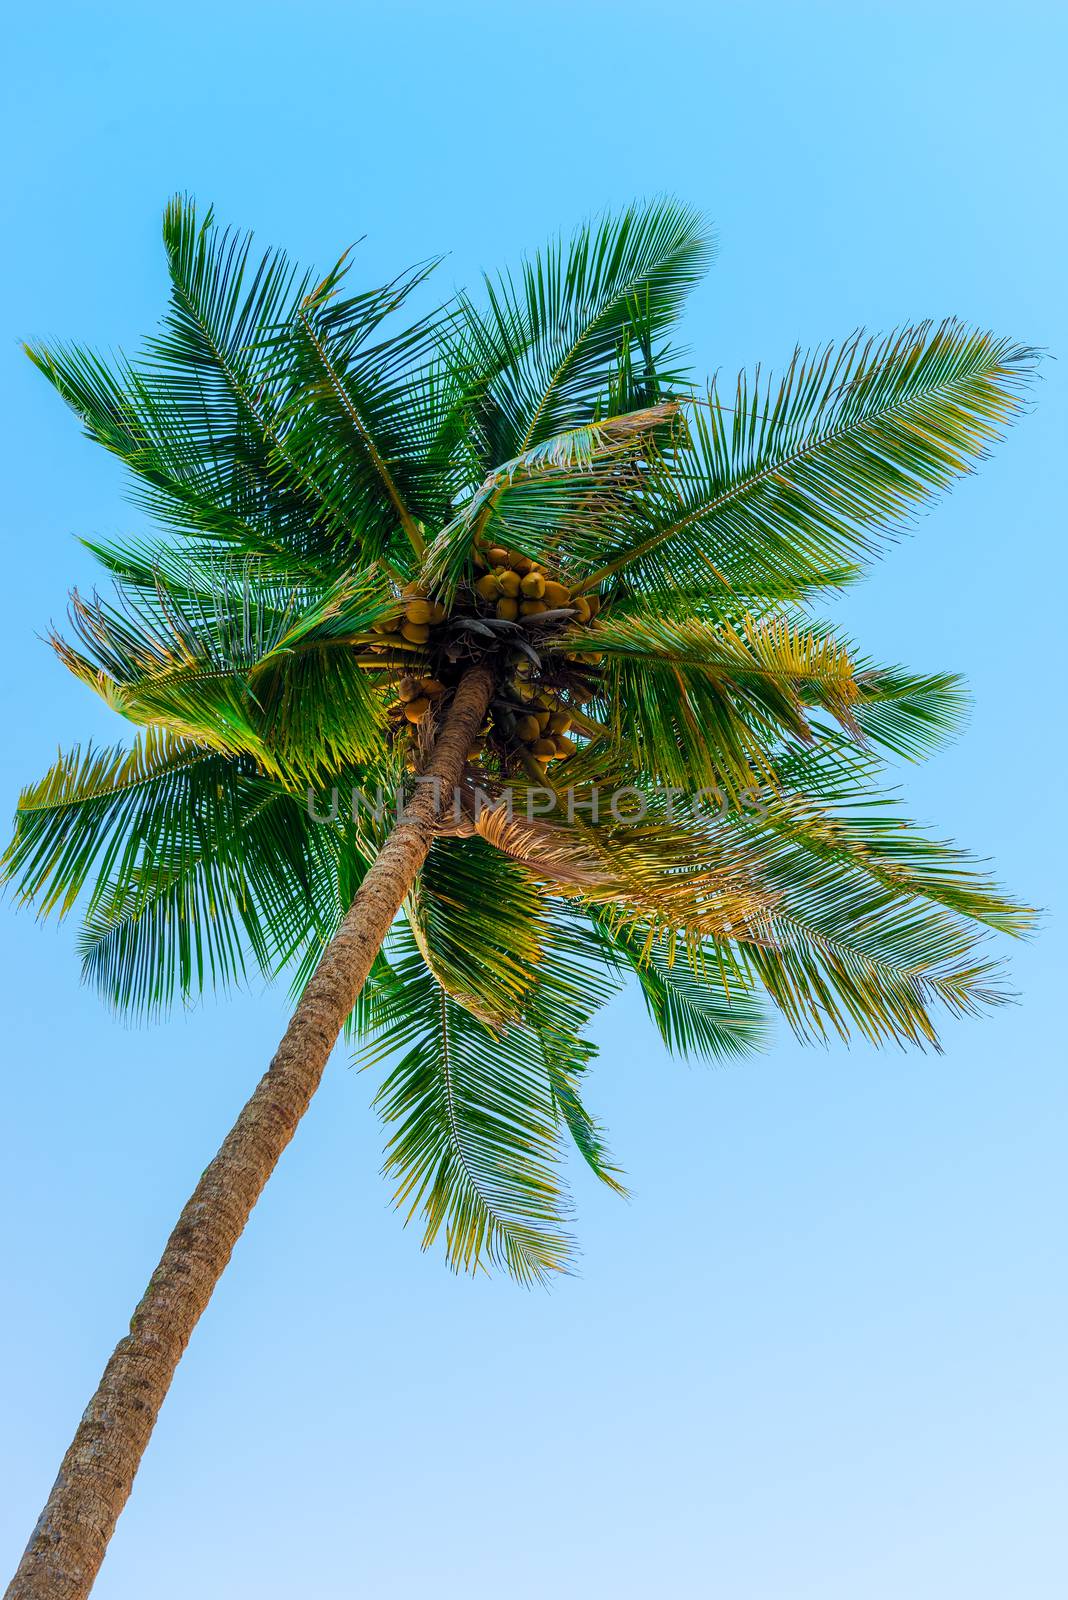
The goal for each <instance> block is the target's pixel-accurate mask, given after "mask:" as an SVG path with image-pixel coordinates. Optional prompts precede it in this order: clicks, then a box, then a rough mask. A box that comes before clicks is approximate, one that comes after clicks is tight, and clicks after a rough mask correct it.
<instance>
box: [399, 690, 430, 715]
mask: <svg viewBox="0 0 1068 1600" xmlns="http://www.w3.org/2000/svg"><path fill="white" fill-rule="evenodd" d="M429 710H430V701H429V700H428V699H427V697H426V695H425V694H421V695H420V696H419V698H418V699H417V700H409V701H408V704H407V705H406V706H405V708H404V715H405V716H406V717H407V718H408V721H409V722H419V721H420V720H421V719H422V718H423V717H425V716H426V714H427V712H428V711H429Z"/></svg>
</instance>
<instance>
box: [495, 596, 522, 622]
mask: <svg viewBox="0 0 1068 1600" xmlns="http://www.w3.org/2000/svg"><path fill="white" fill-rule="evenodd" d="M497 615H498V616H499V617H503V618H504V620H505V621H506V622H514V621H515V619H516V617H518V615H519V601H518V600H509V599H508V597H507V596H505V598H504V599H503V600H498V601H497Z"/></svg>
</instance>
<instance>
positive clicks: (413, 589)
mask: <svg viewBox="0 0 1068 1600" xmlns="http://www.w3.org/2000/svg"><path fill="white" fill-rule="evenodd" d="M401 594H403V595H411V596H412V597H413V598H414V599H419V600H425V599H426V590H425V588H424V587H423V585H422V584H421V583H419V582H418V581H417V580H413V582H411V583H406V584H405V585H404V588H403V589H402V590H401Z"/></svg>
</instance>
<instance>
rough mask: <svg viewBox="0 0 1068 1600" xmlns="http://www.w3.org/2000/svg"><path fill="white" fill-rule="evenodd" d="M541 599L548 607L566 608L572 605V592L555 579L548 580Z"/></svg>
mask: <svg viewBox="0 0 1068 1600" xmlns="http://www.w3.org/2000/svg"><path fill="white" fill-rule="evenodd" d="M541 597H542V599H543V600H544V601H545V604H546V605H547V606H552V607H556V606H566V605H569V604H570V603H571V590H570V589H568V588H566V587H565V586H564V585H563V584H562V583H557V582H556V581H555V579H553V578H546V579H545V587H544V589H543V590H542V592H541Z"/></svg>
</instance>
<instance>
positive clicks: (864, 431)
mask: <svg viewBox="0 0 1068 1600" xmlns="http://www.w3.org/2000/svg"><path fill="white" fill-rule="evenodd" d="M1034 367H1035V352H1034V351H1033V350H1031V349H1029V348H1027V347H1024V346H1021V345H1017V344H1013V343H1012V342H1011V341H1010V340H1007V339H995V338H993V337H992V336H991V335H990V334H987V333H981V332H976V331H974V330H972V329H969V328H965V327H962V326H960V325H959V324H958V323H955V322H944V323H942V324H941V325H940V326H939V327H933V326H932V325H931V324H930V323H922V324H920V325H919V326H917V327H909V328H905V329H902V330H900V331H897V332H894V333H891V334H889V335H888V336H887V337H886V338H885V339H883V340H880V341H875V340H872V339H866V338H865V337H864V336H863V335H862V334H857V335H855V336H854V337H853V338H852V339H849V340H847V341H846V343H845V344H844V345H842V346H841V347H840V349H839V350H838V351H837V352H836V351H835V350H834V349H833V347H828V348H827V349H826V350H824V351H822V352H819V353H817V354H815V355H812V356H805V355H802V354H801V353H800V352H798V353H796V354H795V356H794V358H793V360H792V361H791V363H790V365H789V367H788V368H787V371H786V375H785V377H784V378H783V379H782V380H781V382H780V383H779V384H777V385H775V384H773V383H764V382H762V381H761V379H760V376H759V372H758V373H757V375H756V376H755V377H754V378H753V379H749V378H748V377H747V376H746V375H745V374H744V373H743V374H742V375H741V376H740V377H739V379H738V383H737V386H736V389H735V392H734V394H733V395H732V397H731V399H732V401H733V404H727V403H725V402H724V401H723V400H722V399H721V398H720V395H719V392H718V390H717V388H716V387H713V388H712V389H711V390H710V392H709V394H708V398H707V402H706V403H703V404H701V405H699V406H696V407H695V408H693V410H692V413H691V415H690V419H689V420H690V435H691V448H690V449H689V451H686V452H683V451H678V452H677V453H676V455H675V456H674V457H673V459H672V460H671V462H670V463H668V464H667V465H666V466H665V469H664V470H663V471H662V472H661V473H659V474H650V475H649V476H648V479H647V481H646V482H645V484H644V485H643V487H642V490H641V492H640V493H638V494H635V495H634V496H632V498H631V503H630V508H629V515H628V516H627V517H626V518H620V521H619V525H618V527H617V530H616V532H615V533H614V534H613V533H611V532H610V533H608V534H607V536H606V534H605V532H604V530H603V529H602V528H599V527H595V528H594V529H593V530H592V531H591V534H590V536H589V537H588V538H587V539H586V540H585V541H582V540H581V537H580V535H579V534H578V533H577V532H576V533H575V535H574V538H573V542H572V548H571V552H570V554H571V558H572V562H573V570H574V571H575V572H576V573H577V572H582V573H583V574H584V578H583V582H584V585H585V587H586V588H588V589H592V588H594V587H596V586H597V585H599V584H602V583H604V582H605V581H606V579H608V578H610V577H611V576H613V575H614V574H616V573H625V574H626V578H627V581H628V583H630V584H631V585H638V586H641V587H642V588H644V590H645V591H646V592H647V593H649V594H657V593H661V592H668V593H669V592H670V591H671V590H672V588H673V587H675V586H677V585H680V584H681V585H686V584H691V585H700V586H701V587H703V588H706V589H707V588H710V587H714V586H715V585H716V584H719V585H722V586H723V587H725V588H728V589H729V590H730V591H732V592H734V593H736V594H740V595H743V596H754V597H759V596H763V595H764V594H765V593H767V592H770V593H772V594H775V595H780V594H782V592H783V588H784V585H785V584H787V583H788V584H789V585H790V587H791V588H792V590H793V592H794V594H795V595H796V596H797V597H803V596H804V594H805V593H806V591H809V590H810V588H811V587H812V586H815V585H817V584H822V582H823V581H824V574H825V573H826V571H827V570H828V569H832V570H842V569H848V567H849V566H850V565H851V564H853V563H856V562H857V561H858V560H859V561H863V560H865V559H867V558H869V557H870V556H872V555H873V554H874V553H875V552H876V551H877V550H878V549H879V547H880V545H881V544H882V543H883V542H884V541H885V539H886V537H887V530H888V529H893V528H895V527H897V526H900V525H902V524H904V523H906V522H907V521H908V520H909V519H910V518H911V517H912V516H913V515H915V513H916V512H918V511H919V510H920V509H921V508H922V507H923V506H924V504H925V503H926V502H927V501H929V500H930V499H931V497H932V496H933V495H935V494H936V493H938V492H939V491H941V490H944V489H947V488H948V487H949V486H950V484H951V483H952V482H953V480H954V479H955V478H957V477H959V476H961V475H962V474H964V473H967V472H969V471H971V470H972V468H973V466H974V463H975V462H976V461H978V460H981V459H982V458H983V456H984V455H985V454H986V452H987V449H988V447H989V446H990V444H991V443H992V442H993V441H994V440H995V439H996V438H998V436H999V435H1000V433H1001V431H1002V429H1003V428H1004V426H1005V425H1006V424H1007V423H1008V422H1010V421H1011V420H1012V419H1013V417H1014V416H1015V415H1016V414H1017V412H1018V411H1019V409H1020V407H1021V405H1022V393H1023V391H1024V389H1025V388H1026V385H1027V384H1028V382H1029V380H1030V379H1031V377H1032V375H1033V372H1034Z"/></svg>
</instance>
